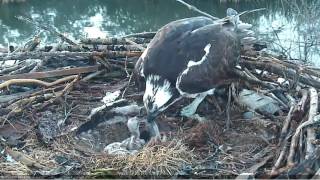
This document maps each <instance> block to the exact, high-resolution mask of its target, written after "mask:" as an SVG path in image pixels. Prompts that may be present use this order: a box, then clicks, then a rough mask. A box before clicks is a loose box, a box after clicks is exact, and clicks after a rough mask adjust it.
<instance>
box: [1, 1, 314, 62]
mask: <svg viewBox="0 0 320 180" xmlns="http://www.w3.org/2000/svg"><path fill="white" fill-rule="evenodd" d="M221 1H222V0H201V1H199V0H189V1H187V2H188V3H190V4H193V5H195V6H197V7H198V8H199V9H201V10H203V11H206V12H208V13H210V14H212V15H214V16H216V17H224V16H225V11H226V9H227V8H228V7H232V8H234V9H236V10H238V11H244V10H250V9H256V8H267V11H263V12H258V13H254V14H250V15H247V16H244V17H242V19H243V21H246V22H250V23H252V24H254V27H255V29H256V30H257V32H259V36H258V37H259V38H260V39H263V40H266V41H268V42H270V47H271V48H276V49H278V50H281V51H282V52H284V53H285V54H286V55H287V56H289V57H291V58H298V59H303V60H305V61H311V62H313V63H314V64H316V65H320V63H318V59H319V54H318V52H319V51H318V39H317V38H316V37H318V36H317V33H318V31H319V29H318V27H320V26H319V24H320V23H319V24H318V18H317V17H319V12H318V10H317V9H318V7H319V6H318V4H320V3H318V1H316V0H313V1H312V0H309V1H307V2H304V1H302V0H301V2H296V0H294V1H289V0H287V1H286V0H281V1H280V0H279V1H269V0H244V1H240V2H221ZM294 2H296V5H295V3H294ZM18 15H23V16H27V17H32V18H33V19H34V20H37V21H39V22H43V23H46V24H50V25H53V26H55V27H56V28H57V29H58V30H59V31H60V32H63V33H66V34H68V36H70V37H73V38H74V39H79V38H81V37H105V36H121V35H125V34H131V33H136V32H143V31H156V30H157V29H158V28H160V27H161V26H163V25H164V24H166V23H168V22H170V21H173V20H176V19H180V18H186V17H192V16H197V15H199V14H198V13H196V12H193V11H191V10H189V9H187V8H186V7H185V6H183V5H181V4H179V3H178V2H176V1H175V0H46V1H44V0H26V2H24V3H9V4H0V47H1V46H2V47H7V45H8V44H14V45H21V44H23V43H25V42H26V41H27V40H28V39H29V38H30V37H32V36H34V35H35V34H37V33H39V32H40V31H39V30H38V29H37V28H35V27H34V26H32V25H30V24H26V23H24V22H22V21H20V20H18V19H16V18H15V16H18ZM310 31H312V32H310ZM41 37H42V42H45V43H47V42H49V43H55V42H57V41H58V39H57V38H56V37H55V36H53V35H51V34H49V33H47V32H42V34H41ZM319 37H320V36H319ZM305 42H308V43H309V44H308V43H305Z"/></svg>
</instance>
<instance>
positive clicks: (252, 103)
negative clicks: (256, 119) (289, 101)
mask: <svg viewBox="0 0 320 180" xmlns="http://www.w3.org/2000/svg"><path fill="white" fill-rule="evenodd" d="M239 102H240V103H241V104H244V105H246V106H247V107H248V108H249V109H250V110H252V111H259V112H264V113H267V114H271V115H274V114H276V113H277V112H279V111H281V108H280V105H279V103H278V101H276V100H274V99H272V98H271V97H268V96H265V95H263V94H260V93H257V92H254V91H252V90H248V89H243V90H242V91H241V92H240V93H239ZM251 116H253V115H250V116H249V115H248V114H245V117H247V118H249V119H250V118H251Z"/></svg>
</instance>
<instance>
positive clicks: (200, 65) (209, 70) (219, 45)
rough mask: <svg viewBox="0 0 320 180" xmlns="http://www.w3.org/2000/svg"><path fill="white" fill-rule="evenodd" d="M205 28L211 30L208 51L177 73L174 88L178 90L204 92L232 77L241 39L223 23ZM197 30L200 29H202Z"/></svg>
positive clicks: (188, 92)
mask: <svg viewBox="0 0 320 180" xmlns="http://www.w3.org/2000/svg"><path fill="white" fill-rule="evenodd" d="M206 28H207V29H206V30H205V31H208V29H209V30H210V31H211V35H210V37H209V38H211V42H210V45H209V46H210V48H208V46H207V48H208V49H207V52H206V54H205V55H204V56H203V57H202V59H201V60H200V61H198V62H197V63H193V64H189V66H188V67H187V69H185V70H184V71H183V72H182V73H181V75H180V76H179V77H178V82H177V88H178V89H179V90H180V93H187V94H196V93H201V92H205V91H208V90H210V89H213V88H215V87H217V86H219V85H222V84H225V83H227V82H228V81H229V80H231V79H233V78H234V76H233V75H232V73H231V68H233V67H234V66H235V65H236V64H237V61H238V59H239V58H240V40H239V38H238V36H237V34H236V33H235V32H234V31H233V29H232V28H230V27H228V26H226V25H224V24H219V25H211V27H210V26H209V27H206ZM198 31H199V32H198V33H201V29H199V30H198ZM203 48H205V47H203Z"/></svg>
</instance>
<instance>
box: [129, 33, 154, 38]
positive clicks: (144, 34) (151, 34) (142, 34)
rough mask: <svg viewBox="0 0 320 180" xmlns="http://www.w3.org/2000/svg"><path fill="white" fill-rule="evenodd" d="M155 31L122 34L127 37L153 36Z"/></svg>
mask: <svg viewBox="0 0 320 180" xmlns="http://www.w3.org/2000/svg"><path fill="white" fill-rule="evenodd" d="M156 33H157V32H142V33H134V34H128V35H125V36H123V37H124V38H129V37H139V38H149V39H151V38H153V37H154V36H155V35H156Z"/></svg>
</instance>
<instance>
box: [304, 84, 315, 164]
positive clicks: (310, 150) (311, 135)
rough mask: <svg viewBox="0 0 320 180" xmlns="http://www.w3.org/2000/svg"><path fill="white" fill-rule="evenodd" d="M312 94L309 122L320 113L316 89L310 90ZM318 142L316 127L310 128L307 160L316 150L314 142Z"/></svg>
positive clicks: (308, 130)
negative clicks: (319, 111)
mask: <svg viewBox="0 0 320 180" xmlns="http://www.w3.org/2000/svg"><path fill="white" fill-rule="evenodd" d="M309 93H310V108H309V117H308V121H310V122H312V121H313V120H314V117H315V116H316V115H317V111H318V93H317V90H315V89H314V88H310V89H309ZM315 140H316V133H315V128H314V127H309V128H308V129H307V142H306V156H305V159H309V158H310V157H311V155H312V154H313V152H314V150H315V146H314V144H312V142H313V141H315Z"/></svg>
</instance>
